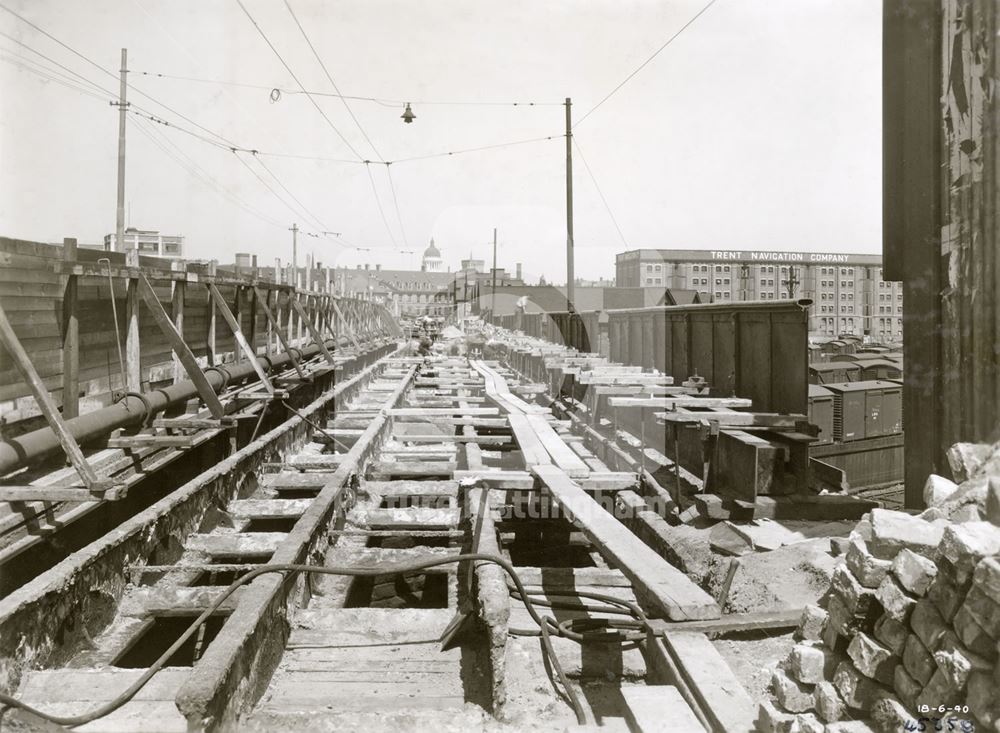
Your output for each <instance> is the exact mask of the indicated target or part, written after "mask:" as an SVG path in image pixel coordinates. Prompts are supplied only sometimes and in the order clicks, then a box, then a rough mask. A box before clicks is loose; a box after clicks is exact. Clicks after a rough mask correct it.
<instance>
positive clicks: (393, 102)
mask: <svg viewBox="0 0 1000 733" xmlns="http://www.w3.org/2000/svg"><path fill="white" fill-rule="evenodd" d="M293 15H294V14H293ZM303 35H304V34H303ZM132 73H134V74H140V75H142V76H149V77H154V78H157V79H176V80H178V81H190V82H195V83H197V84H218V85H220V86H231V87H242V88H244V89H265V90H267V91H278V92H279V93H280V94H311V95H313V96H314V97H336V98H338V99H350V100H351V101H358V102H374V103H375V104H380V105H382V106H383V107H402V106H403V105H405V104H406V103H407V102H409V103H410V104H413V105H417V104H419V105H424V106H439V105H447V106H454V107H556V106H562V105H563V104H565V102H522V101H511V102H491V101H486V102H478V101H472V100H434V99H417V100H413V99H409V100H404V99H389V98H386V97H363V96H359V95H353V94H341V93H340V90H339V89H338V90H337V92H336V93H331V92H320V91H315V90H295V89H284V88H282V86H281V85H280V84H246V83H243V82H238V81H227V80H225V79H199V78H197V77H192V76H179V75H176V74H163V73H161V72H158V71H134V72H132Z"/></svg>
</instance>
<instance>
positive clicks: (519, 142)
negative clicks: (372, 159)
mask: <svg viewBox="0 0 1000 733" xmlns="http://www.w3.org/2000/svg"><path fill="white" fill-rule="evenodd" d="M563 137H566V135H565V133H560V134H558V135H547V136H546V137H533V138H529V139H527V140H513V141H511V142H507V143H497V144H495V145H481V146H480V147H478V148H463V149H460V150H451V151H447V152H444V153H430V154H428V155H414V156H411V157H409V158H398V159H397V160H388V161H385V162H387V163H392V164H396V163H410V162H412V161H414V160H429V159H430V158H446V157H448V156H451V155H462V154H464V153H478V152H479V151H481V150H496V149H498V148H509V147H513V146H515V145H527V144H528V143H538V142H544V141H546V140H556V139H558V138H563Z"/></svg>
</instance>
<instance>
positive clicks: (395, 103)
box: [133, 71, 564, 107]
mask: <svg viewBox="0 0 1000 733" xmlns="http://www.w3.org/2000/svg"><path fill="white" fill-rule="evenodd" d="M133 73H135V74H140V75H142V76H148V77H153V78H157V79H174V80H177V81H190V82H195V83H198V84H218V85H219V86H232V87H242V88H244V89H263V90H267V91H277V92H279V93H280V94H311V95H312V96H314V97H334V98H338V99H349V100H351V101H357V102H374V103H375V104H380V105H382V106H384V107H402V106H403V105H405V104H407V103H409V104H412V105H417V104H419V105H423V106H438V105H446V106H453V107H556V106H562V105H563V104H564V102H535V101H506V102H499V101H477V100H468V99H467V100H442V99H391V98H388V97H366V96H361V95H356V94H341V93H340V90H339V89H338V90H337V91H336V92H321V91H318V90H314V89H310V90H302V89H298V90H297V89H285V88H284V87H282V86H281V85H280V84H248V83H245V82H238V81H228V80H225V79H200V78H198V77H193V76H182V75H179V74H164V73H162V72H158V71H135V72H133Z"/></svg>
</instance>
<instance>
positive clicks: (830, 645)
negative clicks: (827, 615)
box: [822, 622, 849, 654]
mask: <svg viewBox="0 0 1000 733" xmlns="http://www.w3.org/2000/svg"><path fill="white" fill-rule="evenodd" d="M848 641H849V640H848V638H847V636H845V635H844V634H841V633H840V632H839V631H837V627H836V626H834V625H833V624H832V623H830V622H827V623H826V625H825V626H824V627H823V634H822V642H823V644H824V645H825V646H826V648H827V649H832V650H833V651H834V652H836V653H837V654H844V653H846V652H847V642H848Z"/></svg>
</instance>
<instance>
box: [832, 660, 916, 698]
mask: <svg viewBox="0 0 1000 733" xmlns="http://www.w3.org/2000/svg"><path fill="white" fill-rule="evenodd" d="M932 663H933V660H932ZM833 686H834V687H836V688H837V692H839V693H840V696H841V698H843V700H844V703H845V704H846V705H847V706H848V707H849V708H854V709H855V710H868V709H869V708H871V706H872V704H873V703H874V702H875V701H876V700H877V699H878V698H879V697H883V696H884V695H886V694H888V690H886V689H885V688H884V687H882V685H880V684H878V683H877V682H875V681H873V680H870V679H868V678H867V677H865V676H864V675H863V674H861V673H860V672H859V671H858V670H857V669H856V668H855V667H854V665H853V664H851V663H850V662H849V661H847V660H845V661H843V662H841V663H840V664H838V665H837V671H836V672H834V673H833Z"/></svg>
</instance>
